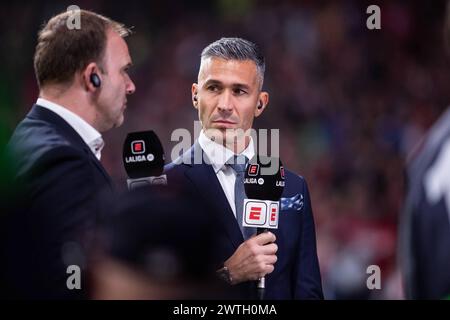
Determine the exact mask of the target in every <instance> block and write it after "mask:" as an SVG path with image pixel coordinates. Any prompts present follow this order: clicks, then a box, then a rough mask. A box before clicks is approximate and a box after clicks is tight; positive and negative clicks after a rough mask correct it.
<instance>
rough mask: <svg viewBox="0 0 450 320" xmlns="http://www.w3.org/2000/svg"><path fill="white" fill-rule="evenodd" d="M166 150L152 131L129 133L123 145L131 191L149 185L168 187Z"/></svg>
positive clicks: (124, 163)
mask: <svg viewBox="0 0 450 320" xmlns="http://www.w3.org/2000/svg"><path fill="white" fill-rule="evenodd" d="M164 162H165V157H164V150H163V146H162V144H161V141H160V140H159V138H158V136H157V135H156V134H155V133H154V132H153V131H152V130H150V131H141V132H132V133H129V134H128V135H127V137H126V139H125V142H124V144H123V165H124V167H125V171H126V172H127V175H128V177H129V179H127V185H128V189H129V190H133V189H136V188H139V187H142V186H149V185H166V184H167V176H166V175H165V174H164V175H163V174H162V173H163V170H164Z"/></svg>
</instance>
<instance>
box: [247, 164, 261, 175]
mask: <svg viewBox="0 0 450 320" xmlns="http://www.w3.org/2000/svg"><path fill="white" fill-rule="evenodd" d="M258 173H259V164H251V165H249V166H248V175H249V176H250V177H254V176H257V175H258Z"/></svg>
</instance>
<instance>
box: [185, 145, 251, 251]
mask: <svg viewBox="0 0 450 320" xmlns="http://www.w3.org/2000/svg"><path fill="white" fill-rule="evenodd" d="M188 152H190V153H191V157H190V158H191V161H192V162H191V164H192V165H191V167H190V168H189V169H188V170H186V172H185V175H186V177H187V178H188V179H189V180H191V182H192V183H193V184H194V185H195V187H196V188H197V190H198V192H199V193H200V194H201V196H203V198H204V199H205V201H207V202H208V203H209V204H210V207H211V208H213V212H211V214H213V215H215V218H216V220H217V223H218V225H219V226H222V227H223V229H224V231H225V232H226V234H227V236H228V238H229V239H230V241H231V243H232V244H233V246H234V247H235V248H237V247H238V246H239V245H240V244H241V243H242V242H243V241H244V238H243V236H242V233H241V230H240V229H239V225H238V223H237V221H236V218H235V216H234V214H233V211H232V210H231V208H230V205H229V203H228V200H227V198H226V196H225V193H224V192H223V189H222V186H221V185H220V182H219V180H218V179H217V176H216V174H215V172H214V169H213V167H212V166H211V165H209V164H206V163H204V162H203V161H202V163H201V164H194V154H195V152H201V153H197V154H203V150H201V147H200V145H199V144H198V141H197V142H196V143H195V144H194V146H193V147H192V148H191V150H190V151H188Z"/></svg>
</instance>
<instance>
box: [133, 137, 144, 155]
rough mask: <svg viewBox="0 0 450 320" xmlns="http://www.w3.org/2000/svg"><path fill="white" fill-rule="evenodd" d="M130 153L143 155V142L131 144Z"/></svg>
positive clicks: (137, 141) (138, 141)
mask: <svg viewBox="0 0 450 320" xmlns="http://www.w3.org/2000/svg"><path fill="white" fill-rule="evenodd" d="M131 152H132V153H133V154H143V153H145V142H144V140H136V141H133V142H131Z"/></svg>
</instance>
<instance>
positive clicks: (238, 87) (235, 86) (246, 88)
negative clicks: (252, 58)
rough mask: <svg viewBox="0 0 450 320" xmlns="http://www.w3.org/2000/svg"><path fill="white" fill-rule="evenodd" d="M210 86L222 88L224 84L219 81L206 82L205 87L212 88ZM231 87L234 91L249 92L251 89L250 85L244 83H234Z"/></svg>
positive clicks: (210, 80)
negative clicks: (242, 90)
mask: <svg viewBox="0 0 450 320" xmlns="http://www.w3.org/2000/svg"><path fill="white" fill-rule="evenodd" d="M210 85H221V86H222V85H223V83H222V82H221V81H219V80H215V79H209V80H207V81H206V82H205V84H204V86H205V87H207V86H210ZM231 87H232V88H233V89H244V90H249V89H250V87H249V86H248V85H246V84H242V83H233V84H232V85H231Z"/></svg>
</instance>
